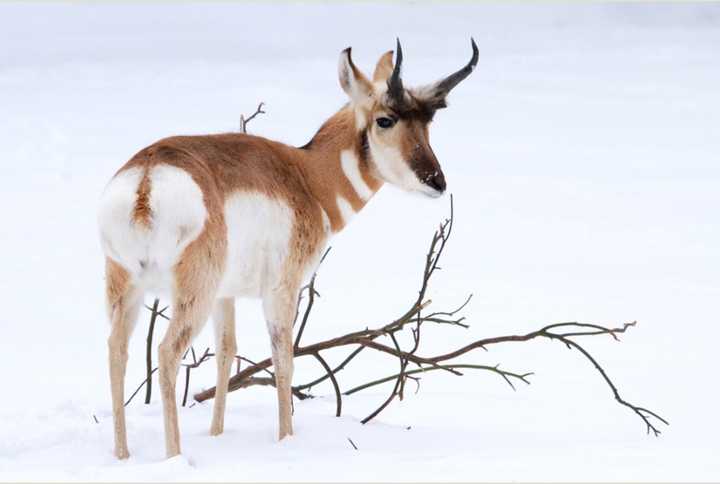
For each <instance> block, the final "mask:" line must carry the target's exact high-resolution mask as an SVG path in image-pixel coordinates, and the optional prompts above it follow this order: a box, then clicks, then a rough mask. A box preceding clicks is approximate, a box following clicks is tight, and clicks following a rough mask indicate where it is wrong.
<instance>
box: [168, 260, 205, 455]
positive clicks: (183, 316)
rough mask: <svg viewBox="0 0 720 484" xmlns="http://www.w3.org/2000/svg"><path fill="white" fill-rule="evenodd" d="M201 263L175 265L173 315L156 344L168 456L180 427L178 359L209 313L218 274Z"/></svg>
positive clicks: (177, 444)
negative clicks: (177, 393)
mask: <svg viewBox="0 0 720 484" xmlns="http://www.w3.org/2000/svg"><path fill="white" fill-rule="evenodd" d="M193 262H196V263H193ZM204 264H206V261H203V260H202V259H195V260H193V258H192V257H188V258H187V260H186V261H185V263H183V264H177V265H176V269H175V279H176V284H175V290H174V293H173V316H172V320H171V321H170V324H169V326H168V329H167V332H166V333H165V337H164V338H163V340H162V342H161V343H160V346H159V347H158V355H159V360H160V390H161V393H162V401H163V417H164V422H165V450H166V453H167V457H168V458H170V457H173V456H176V455H178V454H180V429H179V426H178V414H177V402H176V400H175V398H176V393H175V386H176V380H177V374H178V369H179V367H180V360H181V359H182V355H183V354H184V353H185V351H186V350H187V349H188V347H189V346H190V342H191V341H192V339H193V338H194V337H195V336H196V335H197V334H198V333H199V332H200V330H201V329H202V327H203V326H204V324H205V322H206V321H207V319H208V317H209V316H210V312H211V310H212V304H213V302H214V299H215V291H216V289H217V283H218V281H219V275H218V274H217V273H213V272H211V271H210V270H208V268H207V265H204Z"/></svg>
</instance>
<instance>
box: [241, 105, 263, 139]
mask: <svg viewBox="0 0 720 484" xmlns="http://www.w3.org/2000/svg"><path fill="white" fill-rule="evenodd" d="M264 105H265V103H264V102H261V103H260V104H258V107H257V109H256V110H255V112H254V113H252V114H251V115H250V117H248V118H247V119H245V116H244V115H243V114H241V115H240V132H241V133H247V125H248V123H249V122H250V121H252V120H253V119H255V116H257V115H258V114H265V111H263V106H264Z"/></svg>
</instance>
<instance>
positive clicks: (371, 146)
mask: <svg viewBox="0 0 720 484" xmlns="http://www.w3.org/2000/svg"><path fill="white" fill-rule="evenodd" d="M471 43H472V50H473V53H472V58H471V59H470V62H468V64H467V65H466V66H465V67H463V68H462V69H460V70H459V71H457V72H455V73H453V74H451V75H449V76H448V77H446V78H444V79H441V80H439V81H437V82H434V83H432V84H429V85H426V86H423V87H419V88H407V87H405V86H404V85H403V81H402V78H401V69H402V60H403V56H402V48H401V47H400V41H399V40H398V42H397V51H396V57H395V64H394V65H393V60H392V56H393V51H389V52H386V53H385V54H384V55H383V56H382V57H380V60H379V61H378V63H377V66H376V67H375V72H374V74H373V78H372V81H370V80H369V79H368V78H367V77H365V75H364V74H363V73H362V72H361V71H360V70H359V69H358V68H357V67H356V66H355V64H354V63H353V61H352V57H351V56H350V48H349V47H348V48H347V49H345V50H344V51H342V53H341V54H340V65H339V75H340V85H341V86H342V88H343V90H344V91H345V92H346V93H347V95H348V96H349V97H350V104H351V106H352V109H353V110H354V111H355V120H356V122H355V124H356V127H357V129H358V131H359V132H360V136H361V143H360V146H361V149H363V150H366V151H369V153H368V154H369V155H370V156H368V158H369V160H370V163H371V166H372V167H373V168H374V169H375V171H376V174H377V175H378V176H379V177H380V178H381V179H383V180H384V181H386V182H388V183H391V184H393V185H396V186H399V187H400V188H403V189H405V190H408V191H418V192H422V193H424V194H426V195H428V196H431V197H439V196H440V195H442V193H443V192H444V191H445V188H446V183H445V176H444V175H443V172H442V169H441V168H440V163H439V162H438V160H437V158H436V157H435V153H433V150H432V148H431V147H430V141H429V135H428V126H429V124H430V122H431V121H432V118H433V115H434V114H435V111H437V110H438V109H442V108H444V107H446V106H447V103H446V100H445V99H446V97H447V95H448V93H449V92H450V91H451V90H452V89H453V88H454V87H455V86H456V85H458V84H459V83H460V81H462V80H463V79H465V78H466V77H467V76H469V75H470V73H471V72H472V70H473V68H474V67H475V65H476V64H477V61H478V48H477V45H475V41H474V40H472V39H471Z"/></svg>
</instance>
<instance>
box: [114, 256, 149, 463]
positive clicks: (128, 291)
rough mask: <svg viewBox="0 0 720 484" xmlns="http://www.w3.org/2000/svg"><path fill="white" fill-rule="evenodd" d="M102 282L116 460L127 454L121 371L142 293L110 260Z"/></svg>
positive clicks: (123, 377)
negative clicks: (107, 316) (104, 298)
mask: <svg viewBox="0 0 720 484" xmlns="http://www.w3.org/2000/svg"><path fill="white" fill-rule="evenodd" d="M105 281H106V296H107V308H108V313H109V317H110V324H111V330H110V337H109V338H108V363H109V370H110V390H111V394H112V408H113V423H114V434H115V450H114V453H115V456H116V457H117V458H118V459H127V458H128V457H129V456H130V453H129V452H128V445H127V431H126V426H125V369H126V367H127V359H128V349H127V347H128V341H129V339H130V335H131V334H132V330H133V327H134V326H135V320H136V319H137V314H138V308H139V306H140V302H141V300H142V294H141V293H140V292H138V291H137V290H136V288H135V287H133V286H132V284H131V282H130V276H129V274H128V272H127V271H126V270H125V269H123V268H122V267H121V266H120V265H118V264H117V263H115V262H114V261H112V260H111V259H106V264H105Z"/></svg>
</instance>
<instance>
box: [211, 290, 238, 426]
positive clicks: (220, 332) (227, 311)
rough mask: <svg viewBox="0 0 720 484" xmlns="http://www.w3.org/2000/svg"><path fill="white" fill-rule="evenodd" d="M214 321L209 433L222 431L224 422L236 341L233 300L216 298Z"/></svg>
mask: <svg viewBox="0 0 720 484" xmlns="http://www.w3.org/2000/svg"><path fill="white" fill-rule="evenodd" d="M213 322H214V323H215V359H216V360H217V384H216V386H215V406H214V408H213V418H212V424H211V425H210V435H220V434H221V433H223V427H224V422H225V400H226V397H227V391H228V380H229V379H230V367H231V366H232V362H233V359H234V358H235V352H236V351H237V343H236V341H235V300H234V299H232V298H226V299H225V298H224V299H218V301H217V303H215V310H214V312H213Z"/></svg>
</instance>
